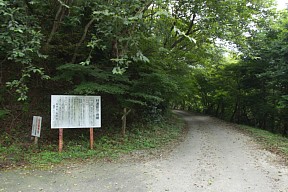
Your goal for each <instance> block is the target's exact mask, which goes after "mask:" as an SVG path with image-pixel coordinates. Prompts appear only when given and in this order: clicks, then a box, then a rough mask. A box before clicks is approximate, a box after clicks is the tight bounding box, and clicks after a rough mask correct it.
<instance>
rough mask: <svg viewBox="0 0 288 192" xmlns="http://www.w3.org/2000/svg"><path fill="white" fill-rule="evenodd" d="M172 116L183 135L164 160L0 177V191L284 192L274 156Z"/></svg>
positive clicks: (225, 128) (232, 134) (224, 126)
mask: <svg viewBox="0 0 288 192" xmlns="http://www.w3.org/2000/svg"><path fill="white" fill-rule="evenodd" d="M176 113H178V114H179V115H181V116H182V117H183V118H184V119H185V120H186V121H187V122H188V126H189V131H188V135H187V137H186V139H185V140H184V141H183V142H181V143H180V144H179V145H178V146H177V147H175V149H173V150H172V152H171V153H169V154H168V155H167V154H166V155H163V156H161V154H158V155H157V158H154V159H152V160H151V159H150V160H145V161H129V160H128V161H121V162H116V163H104V162H100V163H99V162H98V163H92V162H89V163H87V164H86V163H79V164H72V163H71V164H70V165H65V167H62V168H54V169H51V170H48V171H40V170H13V171H6V172H0V191H7V192H8V191H11V192H17V191H18V192H19V191H22V192H30V191H43V192H44V191H45V192H48V191H51V192H56V191H59V192H64V191H83V192H90V191H91V192H92V191H93V192H94V191H95V192H114V191H121V192H166V191H170V192H185V191H186V192H288V167H287V166H285V165H281V163H280V162H281V161H280V157H278V156H276V155H274V154H272V153H270V152H267V151H265V150H263V149H261V148H260V147H259V146H258V145H257V144H256V143H254V142H253V140H252V139H251V138H249V137H248V136H246V135H244V134H242V133H240V132H239V131H237V130H236V129H235V128H233V126H231V125H230V124H228V123H225V122H222V121H219V120H217V119H215V118H211V117H208V116H201V115H191V114H188V113H186V112H182V111H176Z"/></svg>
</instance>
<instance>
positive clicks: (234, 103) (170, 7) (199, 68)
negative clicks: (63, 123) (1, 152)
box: [0, 0, 288, 127]
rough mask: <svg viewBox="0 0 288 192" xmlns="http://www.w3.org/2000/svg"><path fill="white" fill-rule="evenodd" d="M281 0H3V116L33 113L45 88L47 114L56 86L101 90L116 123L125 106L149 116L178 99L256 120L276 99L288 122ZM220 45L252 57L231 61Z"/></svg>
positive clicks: (64, 89)
mask: <svg viewBox="0 0 288 192" xmlns="http://www.w3.org/2000/svg"><path fill="white" fill-rule="evenodd" d="M272 3H273V1H272V0H271V1H270V0H269V1H267V0H248V1H247V0H233V1H232V0H231V1H227V0H221V1H214V0H181V1H175V0H153V1H152V0H148V1H143V0H125V1H124V0H107V1H102V0H87V1H83V0H47V1H40V0H25V1H20V0H19V1H18V0H17V1H10V0H0V16H1V17H0V23H1V25H0V50H1V52H0V64H1V66H0V67H1V68H0V70H1V73H0V83H1V90H0V102H1V110H0V118H1V117H2V118H3V117H4V115H6V117H7V114H8V117H9V114H10V118H12V117H13V118H14V119H17V118H25V115H24V116H23V114H26V115H27V114H30V115H31V113H32V111H33V110H32V108H33V105H34V103H35V102H36V101H37V98H38V97H39V96H40V97H41V98H42V99H43V101H42V102H43V105H42V106H41V107H39V109H37V110H39V111H40V112H41V113H44V114H46V115H47V116H48V114H49V111H47V106H48V105H49V96H50V95H51V94H83V95H101V96H102V99H103V108H102V109H103V110H104V111H103V114H104V118H106V121H107V122H110V121H111V120H112V121H113V120H115V121H117V120H119V119H120V118H121V113H122V109H123V108H126V107H127V108H130V109H132V111H133V112H132V115H131V116H133V115H134V116H133V117H135V118H140V117H143V116H144V117H146V118H147V119H149V118H150V117H151V118H152V117H156V116H159V114H162V113H165V112H166V110H167V109H168V108H169V107H172V106H174V107H184V108H191V109H194V110H200V111H205V112H207V113H214V114H216V115H218V116H220V117H223V118H226V117H227V116H228V115H227V114H229V113H231V114H233V116H231V117H229V118H231V120H235V119H239V121H240V119H241V118H242V116H243V114H245V113H246V114H247V115H246V116H247V117H245V118H247V119H249V121H251V119H252V118H254V119H256V116H257V118H261V117H264V116H263V115H264V114H266V113H265V112H264V111H262V112H259V113H258V112H256V111H255V108H256V105H261V103H265V102H267V103H268V104H267V106H266V105H265V110H268V111H269V110H270V108H271V107H272V108H273V109H274V108H275V111H274V113H273V114H275V116H274V117H275V118H276V116H277V114H278V116H277V118H278V119H277V120H276V119H274V122H277V123H278V122H280V121H281V123H280V124H281V126H283V125H282V124H283V123H282V120H283V118H280V117H279V114H282V112H283V111H285V110H286V109H285V108H286V107H287V95H288V94H287V91H286V92H285V90H286V89H287V87H285V86H286V84H285V83H286V82H287V81H286V80H285V73H287V72H285V70H286V68H287V66H286V64H285V62H286V61H285V59H286V58H285V57H286V52H285V50H286V48H285V41H287V40H286V28H285V27H286V24H285V22H286V21H285V19H284V18H285V17H284V16H283V19H282V20H281V21H280V19H279V22H278V23H279V24H275V26H272V25H270V24H271V23H269V21H270V20H271V18H272V15H273V14H274V13H273V9H271V8H270V7H271V5H272ZM268 40H269V43H263V42H264V41H268ZM221 43H222V44H223V43H227V44H230V45H232V47H233V45H234V46H235V47H236V46H238V50H240V51H241V52H242V53H243V55H242V56H241V58H240V57H231V58H230V59H228V58H227V57H225V54H224V53H225V50H224V49H223V48H221V47H220V46H219V45H220V44H221ZM226 47H229V46H228V45H227V46H226ZM246 53H249V54H246ZM267 53H269V54H267ZM235 58H236V59H235ZM255 58H260V59H255ZM235 60H238V61H235ZM264 61H265V62H264ZM271 62H272V63H273V62H274V63H277V64H275V65H274V64H273V65H271ZM262 64H263V66H262ZM285 67H286V68H285ZM283 70H284V73H283ZM270 80H271V81H270ZM250 82H253V83H250ZM274 87H276V88H274ZM262 93H263V94H262ZM264 93H265V94H264ZM272 93H273V94H274V95H271V94H272ZM259 95H261V97H258V96H259ZM272 96H273V97H272ZM8 97H9V98H11V99H9V100H8V99H5V98H8ZM252 98H255V99H257V101H258V100H259V103H257V102H252V101H251V99H252ZM275 98H277V99H275ZM15 100H20V101H23V102H24V105H20V103H15V102H14V101H15ZM268 101H269V102H268ZM273 102H274V103H276V104H277V105H273V104H274V103H273ZM252 104H253V105H255V107H252ZM19 106H21V107H19ZM23 106H24V107H23ZM261 106H262V105H261ZM19 109H20V111H21V114H22V115H16V116H15V115H13V114H14V113H16V112H17V111H18V112H19ZM33 109H34V108H33ZM48 109H49V107H48ZM263 110H264V108H263ZM243 111H244V112H243ZM9 112H10V113H9ZM240 113H241V115H240ZM262 113H263V114H262ZM1 114H2V115H1ZM261 115H262V116H261ZM240 116H241V118H240ZM258 116H259V117H258ZM8 117H7V118H8ZM243 118H244V117H243ZM271 118H272V117H271ZM255 121H256V120H255ZM271 121H272V120H271ZM104 122H105V121H104ZM257 123H258V124H259V123H260V122H257ZM278 124H279V123H278ZM284 124H285V123H284ZM279 126H280V125H279ZM10 127H11V126H10Z"/></svg>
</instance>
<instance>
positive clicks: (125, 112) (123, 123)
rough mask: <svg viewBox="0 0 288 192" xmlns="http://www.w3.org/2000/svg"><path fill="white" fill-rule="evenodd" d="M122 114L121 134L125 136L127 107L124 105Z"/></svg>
mask: <svg viewBox="0 0 288 192" xmlns="http://www.w3.org/2000/svg"><path fill="white" fill-rule="evenodd" d="M123 112H124V114H123V117H122V136H123V137H125V134H126V116H127V109H126V107H125V108H124V110H123Z"/></svg>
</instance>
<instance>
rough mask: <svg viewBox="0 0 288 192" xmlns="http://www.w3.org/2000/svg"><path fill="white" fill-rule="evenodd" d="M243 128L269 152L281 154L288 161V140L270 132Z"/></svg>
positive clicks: (242, 126) (247, 127)
mask: <svg viewBox="0 0 288 192" xmlns="http://www.w3.org/2000/svg"><path fill="white" fill-rule="evenodd" d="M241 128H242V129H243V130H245V131H246V132H248V133H249V134H250V135H252V136H253V137H254V138H256V140H257V141H258V142H259V143H261V145H262V146H264V147H265V148H266V149H267V150H269V151H272V152H274V153H277V154H280V155H282V156H284V157H285V159H286V160H288V138H287V137H283V136H282V135H279V134H273V133H271V132H269V131H266V130H262V129H258V128H253V127H249V126H244V125H241Z"/></svg>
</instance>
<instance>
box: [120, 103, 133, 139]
mask: <svg viewBox="0 0 288 192" xmlns="http://www.w3.org/2000/svg"><path fill="white" fill-rule="evenodd" d="M130 112H131V109H129V110H128V111H127V108H126V107H125V108H124V110H123V116H122V118H121V119H122V136H123V137H125V134H126V124H127V122H126V117H127V115H128V114H129V113H130Z"/></svg>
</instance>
